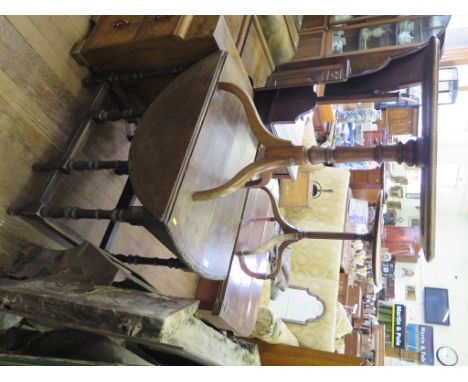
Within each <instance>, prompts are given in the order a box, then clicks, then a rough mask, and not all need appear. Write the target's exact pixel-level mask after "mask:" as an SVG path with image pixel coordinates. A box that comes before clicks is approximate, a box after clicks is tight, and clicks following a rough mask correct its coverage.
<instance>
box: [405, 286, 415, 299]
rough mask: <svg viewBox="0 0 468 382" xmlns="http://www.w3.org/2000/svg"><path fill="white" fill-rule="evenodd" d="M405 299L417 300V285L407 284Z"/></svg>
mask: <svg viewBox="0 0 468 382" xmlns="http://www.w3.org/2000/svg"><path fill="white" fill-rule="evenodd" d="M405 300H406V301H416V286H414V285H405Z"/></svg>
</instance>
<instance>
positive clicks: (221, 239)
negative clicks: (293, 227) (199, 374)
mask: <svg viewBox="0 0 468 382" xmlns="http://www.w3.org/2000/svg"><path fill="white" fill-rule="evenodd" d="M242 69H243V68H242V67H240V66H239V65H237V63H236V62H235V61H234V60H233V59H232V57H231V56H230V55H228V54H226V53H224V52H221V51H220V52H216V53H214V54H213V55H211V56H209V57H208V58H206V59H203V60H202V61H200V62H198V63H197V64H195V65H194V66H192V67H191V68H190V69H188V70H187V71H185V72H184V73H182V74H181V75H180V76H179V77H177V79H176V80H175V81H173V82H172V83H171V84H170V85H169V86H168V87H167V88H166V89H165V90H164V91H163V92H162V93H161V94H160V96H159V97H158V98H157V99H156V101H155V102H153V104H151V106H150V107H149V108H148V109H147V110H146V112H145V115H144V117H143V119H142V121H141V122H140V124H139V126H138V129H137V131H136V134H135V137H134V138H133V140H132V143H131V146H130V155H129V173H130V179H131V182H132V186H133V188H134V190H135V194H136V195H137V197H138V198H139V199H140V201H141V203H142V204H143V206H144V208H145V209H146V210H147V211H148V212H149V213H150V214H151V215H152V216H154V217H155V219H154V221H153V222H152V223H151V224H144V225H145V227H146V228H147V229H148V230H150V231H151V232H152V233H153V234H154V235H155V236H156V237H157V238H158V239H159V240H160V241H161V242H163V243H164V244H165V245H166V246H167V247H168V248H169V249H171V250H172V251H173V252H174V253H175V254H176V255H177V256H178V257H179V258H180V259H181V260H182V261H183V262H184V263H186V264H187V266H188V268H189V269H191V270H193V271H195V272H196V273H197V274H199V275H201V276H204V277H206V278H208V279H215V280H222V279H224V278H226V276H227V272H228V269H229V264H230V261H231V257H232V255H233V250H234V243H235V241H236V237H237V233H238V229H239V224H240V221H241V214H242V211H243V207H244V203H245V199H246V192H247V191H246V190H241V191H240V192H239V193H235V194H232V195H229V196H228V197H226V198H220V199H213V200H207V201H195V200H193V198H192V194H193V193H194V192H195V191H197V190H199V189H200V188H205V187H207V186H208V187H210V186H214V185H216V184H218V183H219V182H224V181H226V180H227V179H229V177H231V176H232V175H233V174H235V172H236V171H237V169H238V168H239V167H242V166H244V165H246V164H248V163H249V162H251V161H252V160H253V159H254V158H255V155H256V152H257V144H258V143H257V140H256V139H255V137H254V136H253V134H252V133H251V131H250V127H249V124H248V122H247V119H246V115H245V112H244V110H243V108H242V105H241V103H240V102H239V101H238V100H237V99H236V97H235V96H233V95H231V94H230V93H227V92H225V91H222V90H220V89H218V83H219V82H220V81H224V82H231V83H234V84H236V85H237V86H239V87H241V88H243V89H244V90H245V91H251V87H250V84H249V80H248V77H247V76H246V75H245V72H244V71H243V70H242Z"/></svg>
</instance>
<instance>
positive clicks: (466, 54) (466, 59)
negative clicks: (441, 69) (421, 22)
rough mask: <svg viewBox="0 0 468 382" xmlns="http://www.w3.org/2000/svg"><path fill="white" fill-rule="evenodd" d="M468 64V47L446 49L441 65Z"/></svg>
mask: <svg viewBox="0 0 468 382" xmlns="http://www.w3.org/2000/svg"><path fill="white" fill-rule="evenodd" d="M467 64H468V47H467V48H459V49H448V50H445V51H444V52H443V54H442V58H441V59H440V66H455V65H467Z"/></svg>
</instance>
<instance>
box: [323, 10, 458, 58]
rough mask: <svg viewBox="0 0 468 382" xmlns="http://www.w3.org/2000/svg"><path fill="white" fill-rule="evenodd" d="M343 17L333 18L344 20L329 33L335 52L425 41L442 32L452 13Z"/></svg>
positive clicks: (329, 51) (385, 47) (329, 48)
mask: <svg viewBox="0 0 468 382" xmlns="http://www.w3.org/2000/svg"><path fill="white" fill-rule="evenodd" d="M337 17H338V19H337ZM339 17H340V16H333V18H332V19H331V22H332V23H333V22H340V24H332V25H330V32H331V33H328V36H327V43H326V46H327V48H326V51H327V52H328V53H331V54H332V55H334V54H343V53H349V52H356V51H362V50H370V49H388V48H389V47H398V46H401V45H417V44H421V43H424V42H425V41H427V40H428V39H429V37H431V36H439V35H440V34H441V33H442V32H443V31H444V30H445V28H446V26H447V24H448V21H449V20H450V17H449V16H401V17H393V18H391V20H393V21H392V22H385V21H384V20H383V19H374V18H370V19H367V18H365V19H364V20H363V17H364V16H357V17H355V18H354V17H352V18H347V19H344V20H343V19H341V20H340V18H339ZM346 17H348V16H346ZM355 20H363V22H362V21H361V22H356V21H355Z"/></svg>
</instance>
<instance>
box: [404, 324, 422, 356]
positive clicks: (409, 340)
mask: <svg viewBox="0 0 468 382" xmlns="http://www.w3.org/2000/svg"><path fill="white" fill-rule="evenodd" d="M406 350H407V351H412V352H418V351H419V325H417V324H408V325H406Z"/></svg>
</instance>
